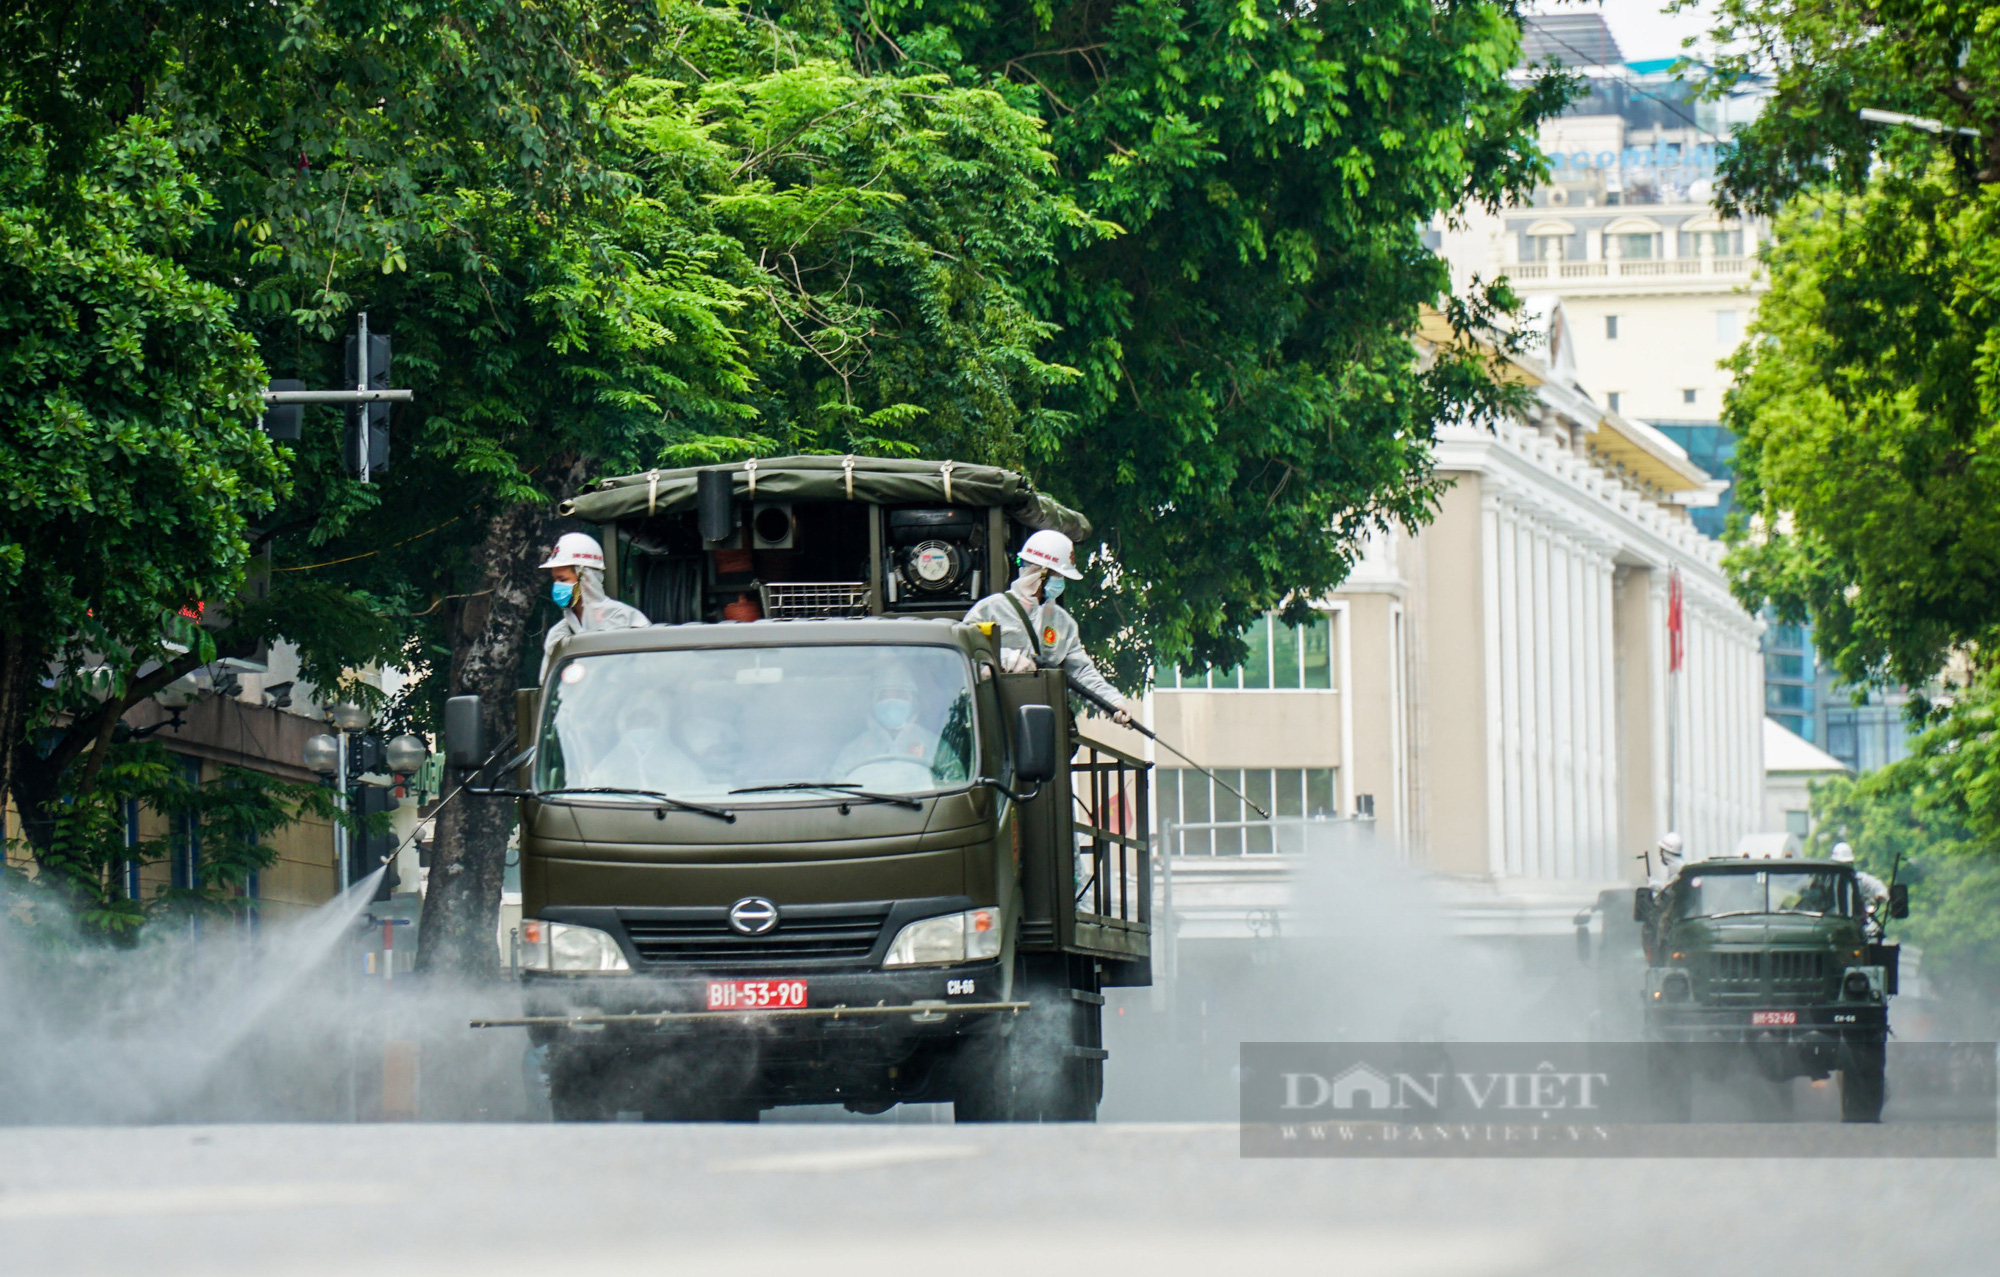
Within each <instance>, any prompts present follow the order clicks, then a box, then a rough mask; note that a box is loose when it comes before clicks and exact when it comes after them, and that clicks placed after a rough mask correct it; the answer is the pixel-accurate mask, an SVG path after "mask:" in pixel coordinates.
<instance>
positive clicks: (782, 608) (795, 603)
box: [757, 581, 868, 621]
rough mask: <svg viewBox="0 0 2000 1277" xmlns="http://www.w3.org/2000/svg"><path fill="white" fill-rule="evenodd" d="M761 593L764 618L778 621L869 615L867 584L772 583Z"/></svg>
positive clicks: (830, 582) (761, 589) (763, 585)
mask: <svg viewBox="0 0 2000 1277" xmlns="http://www.w3.org/2000/svg"><path fill="white" fill-rule="evenodd" d="M757 589H758V592H759V594H760V595H761V596H762V597H761V602H762V604H763V609H762V610H763V613H764V615H765V616H766V617H768V618H770V619H771V620H774V621H775V620H783V619H786V618H791V619H798V620H803V619H809V618H812V617H823V616H865V615H866V614H867V612H868V583H867V582H866V581H771V582H767V583H764V584H760V585H759V586H758V587H757Z"/></svg>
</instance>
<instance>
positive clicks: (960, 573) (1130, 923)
mask: <svg viewBox="0 0 2000 1277" xmlns="http://www.w3.org/2000/svg"><path fill="white" fill-rule="evenodd" d="M566 513H569V514H571V515H573V516H574V517H577V518H580V519H584V520H588V521H591V522H595V523H599V524H602V525H609V526H608V527H607V528H606V531H607V533H608V534H609V535H607V537H606V542H607V564H606V569H607V571H606V578H607V581H606V584H607V588H608V589H609V590H610V591H611V592H613V593H615V594H616V595H618V596H619V597H621V598H622V599H624V600H625V601H627V602H629V603H632V604H633V605H635V606H637V607H638V608H640V610H642V611H644V612H645V613H646V614H647V615H648V617H650V618H651V619H652V621H653V624H652V625H650V626H648V627H643V628H637V629H622V630H605V631H597V632H590V633H584V634H579V635H576V636H573V637H571V638H569V639H568V640H567V641H565V642H563V643H562V644H561V645H560V646H559V647H557V648H556V649H555V651H554V652H553V653H552V654H551V656H550V660H549V663H548V668H547V670H546V672H545V677H544V680H543V683H542V686H541V687H539V688H536V689H530V690H527V691H524V692H522V693H521V694H520V696H519V700H518V718H519V722H520V725H521V726H520V739H519V740H518V741H517V742H513V743H511V748H510V749H509V750H505V751H496V754H495V755H494V756H488V755H486V753H485V748H486V745H487V742H482V741H480V740H478V739H477V737H478V734H479V733H478V730H477V728H478V722H479V713H478V708H479V707H478V704H477V701H476V700H474V699H473V698H458V699H457V700H455V701H454V702H453V704H452V706H451V707H450V709H449V711H448V713H447V732H446V735H447V747H448V750H449V752H450V753H451V755H452V757H453V760H454V761H455V762H456V763H457V764H458V765H460V766H465V765H468V764H475V763H479V762H481V761H482V760H484V761H486V762H487V763H489V764H490V763H491V762H492V760H493V757H497V755H498V754H499V753H502V752H518V753H519V755H521V757H520V758H519V759H517V761H516V764H515V766H516V768H517V770H516V771H515V772H514V773H513V783H515V784H517V785H518V786H519V788H518V789H517V790H514V791H510V792H514V793H516V794H517V796H518V797H519V801H520V822H521V834H520V845H521V886H522V924H521V932H520V940H519V954H520V959H519V965H520V968H521V975H522V980H523V991H524V998H525V1001H526V1006H525V1008H524V1015H523V1017H522V1018H521V1019H519V1020H513V1021H507V1022H506V1023H515V1024H525V1025H527V1027H528V1030H529V1033H530V1035H531V1037H532V1038H533V1040H534V1041H535V1042H536V1043H538V1044H541V1045H543V1046H545V1047H546V1048H547V1053H546V1067H547V1071H548V1075H549V1080H550V1093H551V1100H552V1103H553V1106H554V1109H555V1112H556V1115H557V1117H558V1118H564V1119H577V1118H601V1117H609V1116H612V1115H614V1114H615V1113H617V1112H620V1111H638V1112H641V1113H644V1114H646V1115H647V1116H649V1117H660V1118H725V1119H728V1118H742V1119H747V1118H751V1117H754V1116H755V1115H756V1113H757V1112H758V1111H760V1110H761V1109H764V1108H767V1107H772V1106H775V1105H784V1104H820V1103H843V1104H845V1105H847V1106H848V1107H849V1108H852V1109H855V1110H858V1111H863V1112H876V1111H880V1110H882V1109H885V1108H887V1107H889V1106H890V1105H893V1104H896V1103H899V1102H906V1101H933V1102H936V1101H950V1102H951V1103H952V1104H953V1105H954V1106H955V1111H956V1113H957V1116H958V1117H959V1118H960V1120H1027V1121H1035V1120H1089V1119H1091V1118H1094V1116H1095V1114H1096V1108H1097V1104H1098V1101H1099V1098H1100V1096H1101V1094H1102V1088H1103V1066H1104V1059H1105V1051H1104V1048H1103V1038H1102V1032H1101V1027H1102V1026H1101V1013H1102V1006H1103V1001H1104V999H1103V994H1102V990H1103V989H1104V988H1105V987H1107V986H1112V985H1143V984H1148V983H1150V982H1151V967H1150V958H1149V953H1150V950H1149V934H1148V932H1149V928H1148V912H1149V904H1150V897H1151V881H1150V871H1149V862H1148V851H1147V810H1148V794H1147V783H1148V768H1147V764H1146V763H1145V762H1143V761H1142V760H1140V759H1137V758H1134V757H1131V756H1129V755H1127V754H1125V753H1121V752H1120V751H1118V750H1115V749H1112V748H1109V747H1107V746H1105V745H1102V744H1097V743H1094V742H1091V741H1089V740H1086V739H1083V738H1081V737H1080V736H1078V735H1076V731H1075V726H1074V722H1073V719H1072V718H1071V715H1070V714H1069V712H1068V703H1067V702H1068V697H1067V694H1066V689H1065V685H1064V680H1063V674H1062V672H1061V671H1060V670H1043V671H1038V672H1032V673H1027V674H1018V675H1010V674H1005V673H1002V672H1001V669H1000V661H999V650H998V647H997V645H996V638H995V635H994V634H993V633H992V632H991V628H990V627H980V626H974V625H967V624H965V623H964V621H963V619H962V618H963V617H964V614H965V612H966V611H967V609H968V608H970V606H971V605H972V604H973V603H974V602H975V601H977V599H978V598H979V597H981V595H982V594H983V593H984V592H987V591H989V590H990V589H993V588H997V585H998V584H1002V583H1004V582H1005V581H1006V580H1007V579H1008V575H1009V564H1010V556H1011V551H1012V549H1013V548H1014V547H1015V546H1017V545H1018V544H1019V541H1020V540H1021V539H1022V538H1024V537H1025V536H1026V535H1028V534H1029V533H1030V532H1033V531H1035V530H1037V529H1041V528H1056V529H1058V530H1061V531H1063V532H1065V533H1066V534H1069V535H1072V536H1075V537H1078V538H1081V537H1083V536H1085V535H1087V534H1088V532H1089V525H1088V523H1087V522H1085V521H1084V520H1083V518H1082V517H1081V516H1079V515H1077V514H1076V513H1075V512H1073V511H1070V510H1067V509H1065V508H1064V507H1062V506H1061V505H1059V504H1057V503H1055V502H1053V501H1051V500H1049V499H1048V498H1047V497H1045V496H1043V495H1041V494H1040V493H1038V492H1036V491H1035V490H1034V488H1033V487H1032V486H1031V485H1029V484H1028V482H1027V481H1026V480H1025V479H1023V478H1022V477H1021V476H1019V475H1017V474H1014V473H1012V472H1009V471H1005V470H998V469H993V468H989V467H980V466H966V465H954V464H952V463H949V462H918V461H883V460H877V459H871V458H859V457H856V458H841V457H794V458H780V459H776V460H760V461H757V462H754V463H739V464H736V465H733V466H727V467H712V468H705V469H691V470H662V471H655V472H650V473H647V474H640V475H632V476H626V477H623V478H619V479H614V480H609V481H607V482H605V483H604V484H603V485H601V486H600V487H599V488H597V489H595V490H593V491H591V492H589V493H587V494H586V495H584V496H582V497H579V498H578V499H576V500H575V501H574V502H572V503H571V504H570V505H569V507H567V509H566ZM494 1023H500V1022H494Z"/></svg>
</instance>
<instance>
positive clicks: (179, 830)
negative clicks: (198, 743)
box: [170, 758, 201, 891]
mask: <svg viewBox="0 0 2000 1277" xmlns="http://www.w3.org/2000/svg"><path fill="white" fill-rule="evenodd" d="M181 773H182V775H183V776H184V777H185V778H186V780H187V783H188V784H190V785H194V786H199V785H200V784H201V760H200V759H199V758H183V759H182V760H181ZM170 869H171V878H172V882H173V885H174V886H176V887H178V888H180V889H182V890H184V891H191V890H193V889H194V888H195V887H198V886H200V885H201V821H200V819H199V818H197V817H196V816H195V815H194V814H193V813H191V812H190V813H186V814H183V815H179V816H176V817H174V849H173V863H172V865H171V866H170Z"/></svg>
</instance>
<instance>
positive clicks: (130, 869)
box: [125, 798, 142, 900]
mask: <svg viewBox="0 0 2000 1277" xmlns="http://www.w3.org/2000/svg"><path fill="white" fill-rule="evenodd" d="M125 845H126V847H128V848H130V847H137V846H138V845H139V800H138V799H136V798H127V799H126V800H125ZM141 890H142V887H141V885H140V883H139V862H138V860H136V859H133V860H128V861H126V862H125V898H126V899H127V900H137V899H138V898H139V893H140V891H141Z"/></svg>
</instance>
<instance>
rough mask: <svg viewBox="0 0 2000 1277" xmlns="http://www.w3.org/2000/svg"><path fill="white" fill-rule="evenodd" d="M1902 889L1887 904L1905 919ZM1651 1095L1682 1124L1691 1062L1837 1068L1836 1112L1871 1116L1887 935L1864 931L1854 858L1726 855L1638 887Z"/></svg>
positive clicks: (1879, 1057)
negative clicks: (1879, 938) (1653, 886)
mask: <svg viewBox="0 0 2000 1277" xmlns="http://www.w3.org/2000/svg"><path fill="white" fill-rule="evenodd" d="M1907 912H1908V905H1907V901H1906V898H1905V897H1904V895H1903V893H1902V892H1901V891H1900V890H1898V891H1896V892H1894V893H1893V894H1892V897H1891V900H1890V902H1889V913H1890V915H1891V916H1893V917H1903V916H1905V915H1906V914H1907ZM1634 915H1635V917H1636V918H1637V919H1638V920H1639V922H1640V923H1641V927H1642V934H1643V937H1644V944H1645V951H1646V959H1647V969H1646V986H1645V1026H1646V1037H1647V1039H1648V1041H1649V1042H1651V1043H1652V1044H1653V1046H1652V1051H1651V1059H1652V1061H1653V1077H1652V1080H1651V1085H1652V1090H1653V1094H1654V1097H1655V1099H1656V1101H1657V1102H1658V1104H1659V1105H1660V1107H1661V1108H1662V1110H1663V1115H1664V1116H1666V1117H1667V1118H1669V1119H1671V1120H1678V1121H1686V1120H1688V1117H1689V1115H1690V1109H1691V1106H1692V1085H1693V1081H1694V1078H1695V1076H1696V1075H1698V1074H1701V1073H1709V1074H1721V1073H1727V1072H1733V1071H1738V1070H1740V1069H1741V1068H1743V1067H1744V1066H1747V1067H1748V1068H1749V1069H1751V1070H1754V1071H1755V1072H1756V1073H1760V1074H1761V1075H1762V1076H1763V1077H1765V1078H1766V1079H1768V1080H1769V1081H1771V1082H1776V1083H1783V1082H1785V1081H1788V1080H1789V1079H1791V1078H1795V1077H1810V1078H1826V1077H1828V1076H1830V1075H1832V1074H1834V1073H1838V1074H1839V1075H1840V1108H1841V1117H1842V1119H1843V1120H1845V1121H1849V1122H1874V1121H1879V1120H1880V1119H1881V1115H1882V1103H1883V1097H1884V1089H1883V1073H1884V1051H1885V1047H1886V1043H1887V1041H1888V1036H1889V1001H1888V1000H1889V998H1890V996H1891V995H1893V994H1894V993H1895V992H1896V984H1897V957H1898V950H1897V946H1895V945H1893V944H1881V943H1876V942H1874V941H1873V940H1871V938H1870V935H1869V927H1868V923H1869V920H1868V917H1867V909H1866V902H1865V901H1864V900H1863V898H1862V895H1861V893H1860V892H1859V891H1858V890H1857V884H1856V880H1855V875H1854V870H1853V867H1852V866H1850V865H1845V864H1837V863H1834V862H1832V861H1825V860H1804V859H1796V858H1790V859H1749V858H1732V859H1720V860H1706V861H1701V862H1697V863H1691V864H1686V865H1683V866H1682V867H1681V869H1680V872H1679V873H1678V874H1676V875H1675V876H1674V878H1673V880H1672V881H1671V882H1669V883H1668V884H1667V885H1666V886H1665V887H1664V888H1662V889H1661V890H1660V891H1658V892H1657V893H1655V892H1654V891H1652V890H1650V889H1648V888H1644V887H1642V888H1640V889H1639V891H1638V897H1637V900H1636V901H1635V904H1634Z"/></svg>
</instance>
